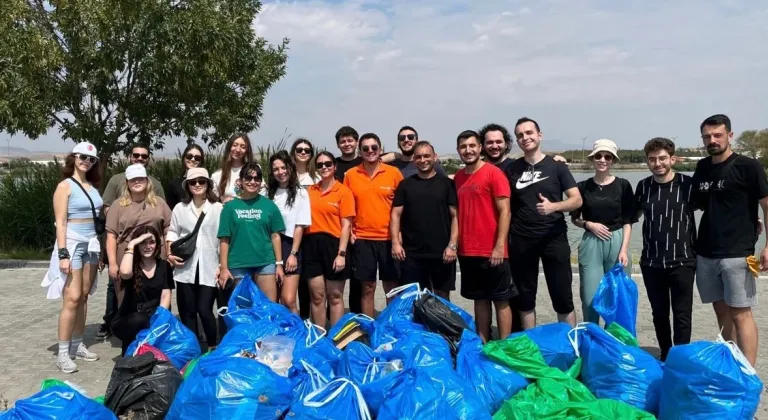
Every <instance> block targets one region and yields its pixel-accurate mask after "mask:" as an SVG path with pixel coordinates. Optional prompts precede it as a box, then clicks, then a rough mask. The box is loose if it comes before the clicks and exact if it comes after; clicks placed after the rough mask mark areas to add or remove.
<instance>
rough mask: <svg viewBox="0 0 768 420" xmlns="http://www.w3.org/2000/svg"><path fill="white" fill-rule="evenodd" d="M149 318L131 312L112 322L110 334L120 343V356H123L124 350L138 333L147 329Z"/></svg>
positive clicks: (143, 314)
mask: <svg viewBox="0 0 768 420" xmlns="http://www.w3.org/2000/svg"><path fill="white" fill-rule="evenodd" d="M149 318H150V316H149V315H147V314H145V313H141V312H133V313H129V314H125V315H121V316H120V317H118V318H117V319H115V320H114V321H112V334H113V335H114V336H115V337H117V338H118V339H120V341H121V342H122V349H123V351H122V352H121V353H120V355H121V356H125V350H126V349H128V346H129V345H131V343H132V342H133V340H135V339H136V336H137V335H138V334H139V332H140V331H141V330H143V329H145V328H149Z"/></svg>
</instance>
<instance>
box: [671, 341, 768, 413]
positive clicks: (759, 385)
mask: <svg viewBox="0 0 768 420" xmlns="http://www.w3.org/2000/svg"><path fill="white" fill-rule="evenodd" d="M662 389H663V390H664V391H663V393H662V394H661V407H660V409H659V418H660V419H686V420H688V419H690V420H710V419H722V420H725V419H729V420H731V419H733V420H736V419H752V418H754V416H755V412H756V411H757V408H758V405H759V404H760V394H761V393H762V392H763V382H762V381H761V380H760V378H758V376H757V372H755V369H754V368H753V367H752V366H751V365H750V364H749V362H748V361H747V360H746V358H745V357H744V355H743V354H742V353H741V351H740V350H739V348H738V347H737V346H736V345H735V344H733V343H726V342H725V341H724V340H723V339H722V338H720V339H719V340H718V341H717V342H706V341H697V342H694V343H691V344H686V345H681V346H674V347H672V349H671V350H670V351H669V355H668V356H667V361H666V363H665V365H664V378H663V379H662Z"/></svg>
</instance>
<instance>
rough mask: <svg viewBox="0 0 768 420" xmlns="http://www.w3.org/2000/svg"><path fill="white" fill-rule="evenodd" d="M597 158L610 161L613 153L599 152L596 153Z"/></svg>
mask: <svg viewBox="0 0 768 420" xmlns="http://www.w3.org/2000/svg"><path fill="white" fill-rule="evenodd" d="M595 160H604V161H606V162H610V161H612V160H613V155H612V154H610V153H608V154H602V153H598V154H596V155H595Z"/></svg>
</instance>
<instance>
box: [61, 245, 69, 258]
mask: <svg viewBox="0 0 768 420" xmlns="http://www.w3.org/2000/svg"><path fill="white" fill-rule="evenodd" d="M59 259H60V260H68V259H69V250H68V249H67V248H59Z"/></svg>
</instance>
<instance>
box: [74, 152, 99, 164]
mask: <svg viewBox="0 0 768 420" xmlns="http://www.w3.org/2000/svg"><path fill="white" fill-rule="evenodd" d="M75 156H77V158H78V159H80V161H82V162H90V163H96V161H98V160H99V159H98V158H96V157H93V156H88V155H84V154H77V155H75Z"/></svg>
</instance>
